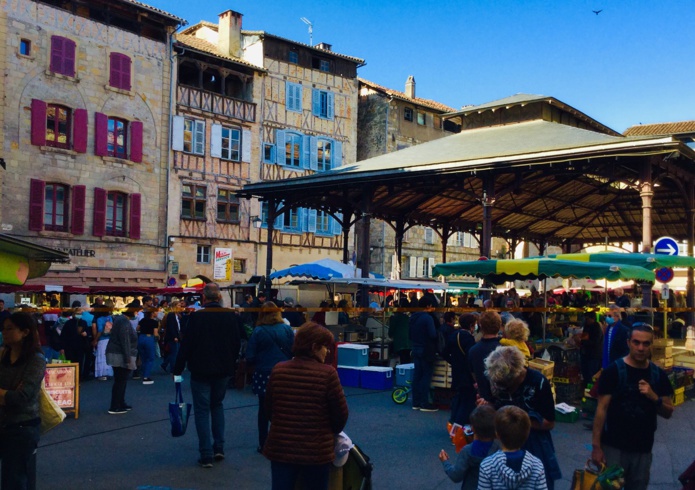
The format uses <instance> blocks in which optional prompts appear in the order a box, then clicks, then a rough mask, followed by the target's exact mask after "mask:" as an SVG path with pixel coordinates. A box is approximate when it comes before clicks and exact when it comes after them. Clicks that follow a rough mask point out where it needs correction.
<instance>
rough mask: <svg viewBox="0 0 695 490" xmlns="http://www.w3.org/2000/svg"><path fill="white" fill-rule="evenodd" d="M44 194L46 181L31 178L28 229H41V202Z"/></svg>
mask: <svg viewBox="0 0 695 490" xmlns="http://www.w3.org/2000/svg"><path fill="white" fill-rule="evenodd" d="M45 195H46V183H45V182H44V181H43V180H38V179H31V182H30V183H29V229H30V230H31V231H41V230H43V202H44V197H45Z"/></svg>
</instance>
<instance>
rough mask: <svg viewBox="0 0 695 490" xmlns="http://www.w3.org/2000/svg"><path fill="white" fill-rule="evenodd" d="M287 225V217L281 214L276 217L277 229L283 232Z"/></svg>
mask: <svg viewBox="0 0 695 490" xmlns="http://www.w3.org/2000/svg"><path fill="white" fill-rule="evenodd" d="M284 224H285V215H284V214H279V215H277V216H276V217H275V229H276V230H282V229H283V228H284Z"/></svg>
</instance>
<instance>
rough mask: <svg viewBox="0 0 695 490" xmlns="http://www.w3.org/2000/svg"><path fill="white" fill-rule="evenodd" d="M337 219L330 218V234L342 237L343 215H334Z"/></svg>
mask: <svg viewBox="0 0 695 490" xmlns="http://www.w3.org/2000/svg"><path fill="white" fill-rule="evenodd" d="M335 215H336V217H337V218H338V219H335V218H331V222H332V223H331V233H333V234H334V235H342V234H343V223H342V220H343V213H336V214H335Z"/></svg>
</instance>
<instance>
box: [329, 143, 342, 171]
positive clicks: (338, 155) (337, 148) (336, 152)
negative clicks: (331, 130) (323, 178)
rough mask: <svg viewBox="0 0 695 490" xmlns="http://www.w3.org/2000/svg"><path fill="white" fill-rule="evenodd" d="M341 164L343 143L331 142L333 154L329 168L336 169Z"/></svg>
mask: <svg viewBox="0 0 695 490" xmlns="http://www.w3.org/2000/svg"><path fill="white" fill-rule="evenodd" d="M342 164H343V142H342V141H337V140H334V141H333V153H332V154H331V167H332V168H338V167H340V166H341V165H342Z"/></svg>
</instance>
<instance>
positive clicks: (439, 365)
mask: <svg viewBox="0 0 695 490" xmlns="http://www.w3.org/2000/svg"><path fill="white" fill-rule="evenodd" d="M430 386H431V387H432V388H451V366H450V365H449V363H448V362H446V361H445V360H444V359H437V360H436V361H434V371H433V372H432V382H431V383H430Z"/></svg>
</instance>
